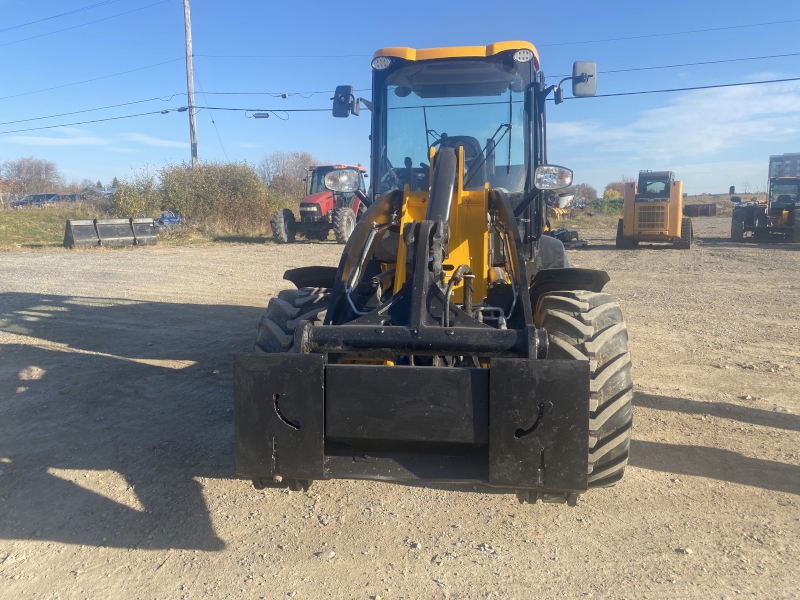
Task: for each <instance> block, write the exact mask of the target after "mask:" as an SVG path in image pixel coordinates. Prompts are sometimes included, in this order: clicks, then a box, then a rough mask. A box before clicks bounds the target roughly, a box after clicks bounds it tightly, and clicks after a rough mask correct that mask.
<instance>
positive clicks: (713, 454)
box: [629, 440, 800, 495]
mask: <svg viewBox="0 0 800 600" xmlns="http://www.w3.org/2000/svg"><path fill="white" fill-rule="evenodd" d="M629 464H630V465H631V466H634V467H639V468H641V469H649V470H651V471H664V472H666V473H675V474H676V475H693V476H697V477H709V478H711V479H719V480H720V481H729V482H730V483H738V484H741V485H749V486H752V487H759V488H763V489H765V490H774V491H776V492H786V493H789V494H798V495H800V467H797V466H795V465H787V464H785V463H780V462H775V461H772V460H763V459H760V458H750V457H747V456H742V455H741V454H739V453H738V452H732V451H730V450H722V449H720V448H711V447H708V446H682V445H676V444H664V443H661V442H645V441H640V440H632V441H631V459H630V463H629Z"/></svg>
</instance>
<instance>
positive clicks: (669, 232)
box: [622, 181, 683, 242]
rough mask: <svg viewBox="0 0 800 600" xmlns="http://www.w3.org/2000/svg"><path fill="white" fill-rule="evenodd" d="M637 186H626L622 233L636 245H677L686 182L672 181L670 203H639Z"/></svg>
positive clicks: (633, 184)
mask: <svg viewBox="0 0 800 600" xmlns="http://www.w3.org/2000/svg"><path fill="white" fill-rule="evenodd" d="M635 198H636V183H635V182H631V183H626V184H625V201H624V203H623V207H622V234H623V235H624V236H625V237H626V238H632V239H633V240H636V241H637V242H677V241H680V239H681V224H682V221H683V182H682V181H673V182H672V185H671V186H670V190H669V202H658V201H655V202H636V201H635Z"/></svg>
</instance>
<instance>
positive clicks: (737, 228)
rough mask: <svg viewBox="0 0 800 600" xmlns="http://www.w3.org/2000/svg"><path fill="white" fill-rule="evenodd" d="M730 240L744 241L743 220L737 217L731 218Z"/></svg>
mask: <svg viewBox="0 0 800 600" xmlns="http://www.w3.org/2000/svg"><path fill="white" fill-rule="evenodd" d="M795 227H797V225H795ZM731 241H732V242H743V241H744V221H739V220H737V219H732V220H731Z"/></svg>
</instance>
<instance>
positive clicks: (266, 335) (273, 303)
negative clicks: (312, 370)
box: [253, 288, 331, 352]
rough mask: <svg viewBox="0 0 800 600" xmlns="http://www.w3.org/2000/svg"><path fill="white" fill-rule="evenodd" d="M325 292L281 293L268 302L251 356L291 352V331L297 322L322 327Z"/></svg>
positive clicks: (309, 290) (328, 291)
mask: <svg viewBox="0 0 800 600" xmlns="http://www.w3.org/2000/svg"><path fill="white" fill-rule="evenodd" d="M330 298H331V293H330V290H329V289H328V288H300V289H299V290H283V291H281V292H280V293H279V294H278V297H277V298H271V299H270V301H269V304H268V305H267V312H266V314H265V315H264V316H263V317H261V321H260V322H259V323H258V337H257V338H256V343H255V345H254V346H253V351H254V352H292V351H293V348H294V330H295V329H296V328H297V325H299V324H300V321H311V322H312V323H321V322H322V320H323V319H324V318H325V311H326V310H327V309H328V301H329V300H330Z"/></svg>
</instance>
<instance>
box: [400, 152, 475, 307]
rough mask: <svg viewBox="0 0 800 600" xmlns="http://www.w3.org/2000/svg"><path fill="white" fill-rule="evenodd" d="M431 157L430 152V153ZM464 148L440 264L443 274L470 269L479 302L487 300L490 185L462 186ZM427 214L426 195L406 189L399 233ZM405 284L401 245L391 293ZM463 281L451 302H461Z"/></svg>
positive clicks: (404, 255)
mask: <svg viewBox="0 0 800 600" xmlns="http://www.w3.org/2000/svg"><path fill="white" fill-rule="evenodd" d="M431 154H433V152H431ZM430 164H431V178H432V175H433V161H432V160H431V163H430ZM463 165H464V148H463V147H459V149H458V176H457V181H458V186H457V187H456V189H455V190H454V192H453V195H454V198H453V200H452V204H451V205H450V241H449V248H450V255H449V256H448V257H447V259H445V260H444V261H443V263H444V265H450V266H452V267H453V268H452V269H450V270H449V271H448V270H447V268H446V267H445V272H446V273H452V272H453V270H455V269H456V268H457V267H459V266H461V265H469V267H470V269H471V270H472V272H473V274H474V275H475V278H474V279H473V285H474V287H475V291H474V298H475V301H476V302H481V301H482V300H483V299H484V298H485V297H486V290H487V279H488V275H489V228H488V222H487V217H486V214H487V211H488V202H489V184H488V183H487V184H485V185H484V189H482V190H465V189H464V187H463V185H464V184H463V182H464V166H463ZM427 212H428V192H411V191H409V188H408V186H406V187H405V190H404V191H403V215H402V218H401V223H400V231H403V228H404V227H405V225H406V223H411V222H412V221H417V222H418V223H419V222H421V221H424V220H425V216H426V214H427ZM405 281H406V246H405V244H404V243H403V241H402V238H401V241H400V245H399V247H398V250H397V263H396V270H395V278H394V293H395V294H396V293H398V292H399V291H400V288H401V287H402V286H403V284H404V283H405ZM463 298H464V287H463V281H462V283H459V284H458V285H456V286H454V288H453V297H452V301H453V302H457V303H460V302H463V301H464V300H463Z"/></svg>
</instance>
